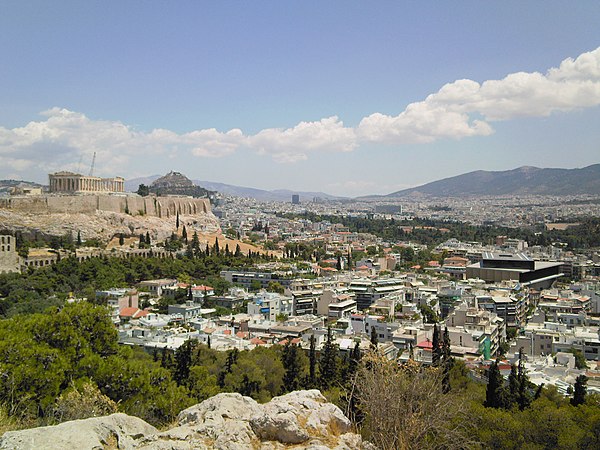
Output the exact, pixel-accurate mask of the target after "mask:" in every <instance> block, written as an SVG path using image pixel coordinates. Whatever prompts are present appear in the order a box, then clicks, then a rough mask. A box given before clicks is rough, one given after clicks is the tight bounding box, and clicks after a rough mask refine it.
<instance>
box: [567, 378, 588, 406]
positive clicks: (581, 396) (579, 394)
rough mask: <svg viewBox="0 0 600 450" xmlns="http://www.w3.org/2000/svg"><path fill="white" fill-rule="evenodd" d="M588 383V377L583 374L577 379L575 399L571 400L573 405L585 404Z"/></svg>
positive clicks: (574, 392)
mask: <svg viewBox="0 0 600 450" xmlns="http://www.w3.org/2000/svg"><path fill="white" fill-rule="evenodd" d="M587 382H588V377H586V376H585V375H583V374H581V375H579V376H578V377H577V378H576V379H575V389H574V391H573V398H572V399H571V405H573V406H579V405H582V404H583V403H584V402H585V396H586V395H587V386H586V385H587Z"/></svg>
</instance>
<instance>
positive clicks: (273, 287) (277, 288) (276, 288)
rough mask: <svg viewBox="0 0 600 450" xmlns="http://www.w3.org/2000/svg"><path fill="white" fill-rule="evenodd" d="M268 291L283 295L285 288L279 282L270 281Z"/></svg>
mask: <svg viewBox="0 0 600 450" xmlns="http://www.w3.org/2000/svg"><path fill="white" fill-rule="evenodd" d="M267 291H268V292H276V293H277V294H283V292H284V288H283V286H282V285H281V283H279V282H277V281H269V284H267Z"/></svg>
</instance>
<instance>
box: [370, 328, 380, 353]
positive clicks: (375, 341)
mask: <svg viewBox="0 0 600 450" xmlns="http://www.w3.org/2000/svg"><path fill="white" fill-rule="evenodd" d="M378 343H379V340H378V339H377V330H376V329H375V327H374V326H373V327H371V348H372V349H376V348H377V344H378Z"/></svg>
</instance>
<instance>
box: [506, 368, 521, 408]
mask: <svg viewBox="0 0 600 450" xmlns="http://www.w3.org/2000/svg"><path fill="white" fill-rule="evenodd" d="M508 392H509V394H510V402H511V403H514V402H516V401H517V398H518V397H519V377H518V376H517V366H515V365H514V364H512V365H511V367H510V375H509V376H508Z"/></svg>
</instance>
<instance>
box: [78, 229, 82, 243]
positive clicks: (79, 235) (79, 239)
mask: <svg viewBox="0 0 600 450" xmlns="http://www.w3.org/2000/svg"><path fill="white" fill-rule="evenodd" d="M81 244H82V242H81V230H79V231H78V232H77V247H81Z"/></svg>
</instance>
